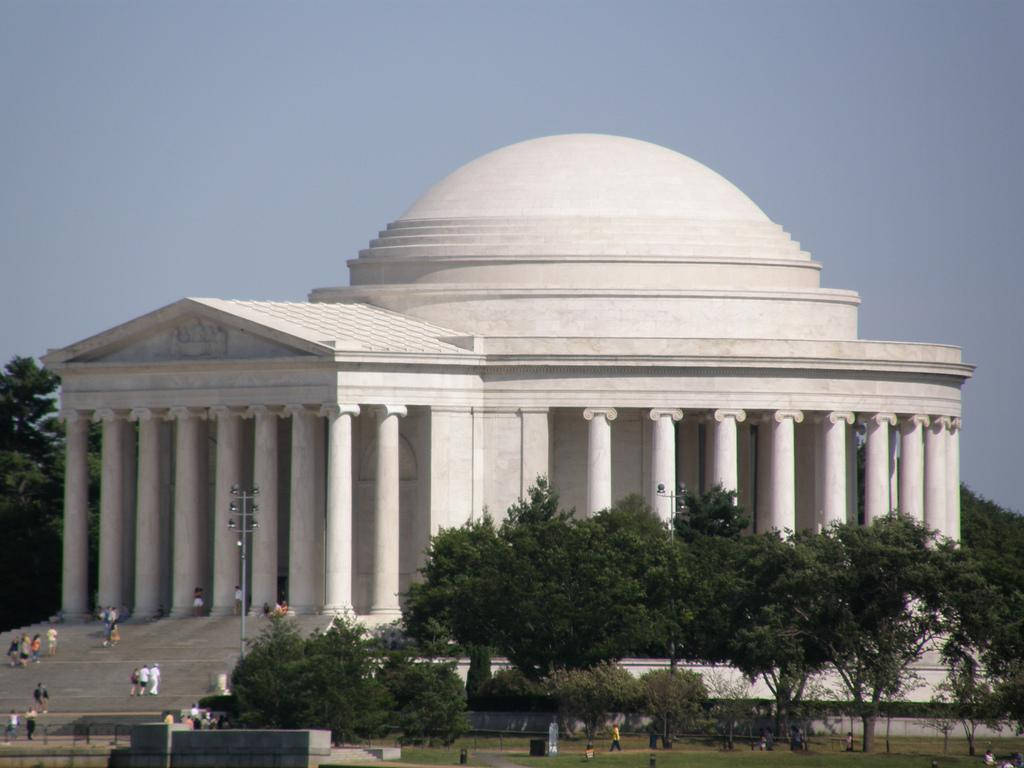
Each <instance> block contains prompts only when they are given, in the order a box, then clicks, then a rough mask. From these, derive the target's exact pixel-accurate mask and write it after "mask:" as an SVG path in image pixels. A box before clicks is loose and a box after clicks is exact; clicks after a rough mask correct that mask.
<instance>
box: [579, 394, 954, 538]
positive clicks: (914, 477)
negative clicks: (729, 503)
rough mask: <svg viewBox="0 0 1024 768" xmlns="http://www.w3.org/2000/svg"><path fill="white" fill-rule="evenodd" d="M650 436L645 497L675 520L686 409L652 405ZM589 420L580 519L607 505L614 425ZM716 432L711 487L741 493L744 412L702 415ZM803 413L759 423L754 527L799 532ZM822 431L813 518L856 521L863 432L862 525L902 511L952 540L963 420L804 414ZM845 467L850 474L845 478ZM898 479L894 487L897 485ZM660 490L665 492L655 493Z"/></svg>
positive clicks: (781, 413)
mask: <svg viewBox="0 0 1024 768" xmlns="http://www.w3.org/2000/svg"><path fill="white" fill-rule="evenodd" d="M648 415H649V417H650V419H651V420H652V421H653V422H654V428H653V430H652V460H651V463H652V472H651V489H650V491H649V493H648V498H649V499H650V500H651V505H652V507H653V508H654V509H655V511H656V512H657V513H658V514H659V516H661V517H662V518H663V519H665V520H668V519H669V518H670V516H671V514H672V504H673V498H672V496H671V495H670V494H671V493H672V491H671V489H674V488H676V483H675V476H676V456H675V450H676V440H675V430H674V426H673V425H674V423H675V422H679V421H680V420H681V419H682V418H683V412H682V411H681V410H679V409H672V408H655V409H652V410H650V411H649V412H648ZM583 416H584V418H585V419H586V420H587V421H589V422H590V426H589V434H588V440H587V512H588V513H590V514H593V513H594V512H597V511H598V510H601V509H604V508H606V507H608V506H610V505H611V503H612V498H611V473H612V461H611V456H612V450H611V423H612V422H613V421H614V420H615V418H616V416H617V413H616V410H615V409H614V408H587V409H585V410H584V412H583ZM701 416H702V417H703V418H706V419H707V422H706V423H707V424H709V425H710V426H711V427H712V428H713V441H712V443H713V446H714V447H713V451H712V455H711V456H710V461H711V484H712V485H721V486H722V487H723V488H725V489H727V490H737V489H738V486H739V482H738V478H739V464H740V461H739V459H740V457H739V452H738V448H737V446H738V439H737V425H738V424H740V423H742V422H744V421H746V419H747V414H746V412H745V411H744V410H741V409H719V410H716V411H714V412H713V413H712V414H710V416H705V414H703V413H702V414H701ZM804 418H805V415H804V412H803V411H800V410H787V409H783V410H777V411H772V412H769V413H765V414H761V415H760V416H759V421H758V426H759V427H761V428H763V432H762V430H760V429H759V438H758V450H757V459H756V464H757V471H758V473H759V474H762V475H763V476H766V477H767V478H769V482H767V483H760V484H759V485H760V486H761V487H762V488H765V489H766V491H765V492H762V493H760V494H759V498H758V502H757V506H758V508H759V509H758V511H759V515H758V518H759V523H761V524H760V525H759V530H769V529H771V528H775V529H777V530H780V531H781V530H786V529H789V530H795V529H796V527H797V526H796V439H795V426H796V425H797V424H800V423H802V422H803V421H804ZM810 418H813V419H814V421H815V426H816V428H817V429H819V430H820V443H819V445H820V450H819V453H818V456H819V457H820V458H819V459H818V461H817V473H816V477H815V480H816V482H817V483H819V485H818V489H820V491H819V493H818V494H817V495H818V496H819V498H820V510H819V515H818V517H819V521H820V523H821V524H822V525H824V526H827V525H830V524H832V523H834V522H844V521H846V520H847V519H850V518H852V517H853V515H852V514H851V503H850V501H851V498H852V499H854V506H853V509H856V507H855V499H856V497H855V495H854V491H855V489H851V488H849V487H848V483H849V482H850V481H851V479H852V478H855V477H856V465H855V463H854V462H855V461H856V438H855V433H854V430H855V429H859V428H863V429H865V431H866V437H865V439H866V456H865V459H866V466H865V482H864V496H865V498H864V517H865V523H866V524H870V522H871V521H872V520H874V519H876V518H878V517H880V516H883V515H886V514H888V513H889V512H890V511H892V510H896V509H899V510H900V511H901V512H902V513H903V514H905V515H908V516H910V517H912V518H914V519H916V520H918V521H920V522H922V523H924V524H925V525H926V526H927V527H928V528H931V529H934V530H938V531H940V532H941V533H943V534H945V535H946V536H948V537H950V538H953V539H958V538H959V535H960V528H959V526H960V523H959V521H960V448H959V429H960V420H959V419H958V418H951V417H948V416H927V415H922V414H909V415H906V416H901V417H899V418H897V416H896V414H894V413H876V414H861V415H860V417H859V420H858V418H857V417H856V416H855V415H854V414H853V413H851V412H848V411H831V412H826V413H815V414H812V415H811V416H810ZM897 424H898V425H899V432H898V434H899V449H898V456H899V464H900V466H899V471H898V473H897V471H896V460H897V458H896V457H897V450H896V448H895V442H894V441H891V440H890V432H889V429H890V427H894V426H896V425H897ZM851 469H852V470H853V471H851ZM897 477H898V483H897V482H896V478H897ZM659 485H661V486H663V487H664V488H665V489H670V490H669V493H665V492H660V493H659V491H658V486H659Z"/></svg>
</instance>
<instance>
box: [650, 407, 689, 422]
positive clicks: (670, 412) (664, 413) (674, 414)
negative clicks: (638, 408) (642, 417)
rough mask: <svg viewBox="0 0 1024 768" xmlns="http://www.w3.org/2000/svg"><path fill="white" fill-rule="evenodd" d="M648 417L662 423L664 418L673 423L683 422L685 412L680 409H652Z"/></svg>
mask: <svg viewBox="0 0 1024 768" xmlns="http://www.w3.org/2000/svg"><path fill="white" fill-rule="evenodd" d="M647 416H648V417H649V418H650V420H651V421H660V420H661V419H664V418H670V419H672V421H682V420H683V412H682V410H681V409H679V408H651V410H650V411H649V412H648V413H647Z"/></svg>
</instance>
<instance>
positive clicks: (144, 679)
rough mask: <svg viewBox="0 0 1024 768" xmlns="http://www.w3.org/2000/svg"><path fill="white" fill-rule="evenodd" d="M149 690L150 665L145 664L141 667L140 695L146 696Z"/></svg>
mask: <svg viewBox="0 0 1024 768" xmlns="http://www.w3.org/2000/svg"><path fill="white" fill-rule="evenodd" d="M148 690H149V666H147V665H146V664H143V665H142V666H141V667H139V696H145V695H146V692H147V691H148Z"/></svg>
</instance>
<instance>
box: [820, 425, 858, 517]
mask: <svg viewBox="0 0 1024 768" xmlns="http://www.w3.org/2000/svg"><path fill="white" fill-rule="evenodd" d="M850 424H853V414H852V413H849V412H848V411H833V412H832V413H829V414H826V416H825V418H824V419H822V421H821V428H822V441H823V443H824V446H823V448H824V451H823V452H824V454H825V471H824V473H823V474H824V477H823V483H822V496H823V498H822V512H823V513H824V514H823V519H822V524H824V525H826V526H829V525H832V524H833V523H843V522H845V521H846V427H847V426H848V425H850Z"/></svg>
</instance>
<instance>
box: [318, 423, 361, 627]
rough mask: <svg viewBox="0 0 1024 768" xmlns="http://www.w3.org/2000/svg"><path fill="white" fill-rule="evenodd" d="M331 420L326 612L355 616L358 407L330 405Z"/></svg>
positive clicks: (328, 464) (328, 452)
mask: <svg viewBox="0 0 1024 768" xmlns="http://www.w3.org/2000/svg"><path fill="white" fill-rule="evenodd" d="M320 415H321V416H326V417H327V424H328V431H327V536H326V540H327V541H326V561H327V562H326V563H325V570H326V573H327V582H326V585H325V593H324V594H325V599H324V612H325V613H335V614H351V613H352V555H353V547H352V417H353V416H358V415H359V406H358V405H339V404H337V403H329V404H327V405H324V406H323V407H321V408H320Z"/></svg>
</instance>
